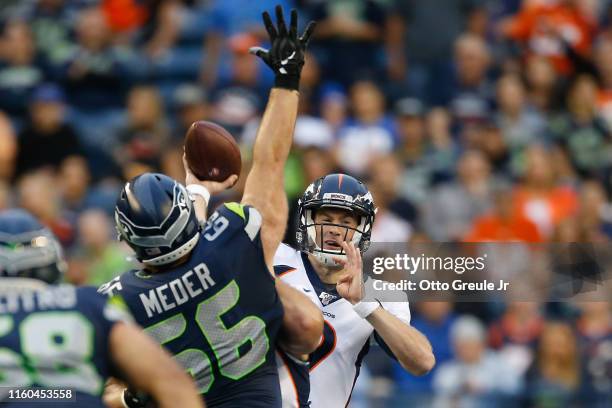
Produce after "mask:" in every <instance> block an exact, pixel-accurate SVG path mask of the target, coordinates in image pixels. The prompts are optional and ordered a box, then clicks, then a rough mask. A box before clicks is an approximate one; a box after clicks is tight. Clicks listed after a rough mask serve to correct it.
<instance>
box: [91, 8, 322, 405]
mask: <svg viewBox="0 0 612 408" xmlns="http://www.w3.org/2000/svg"><path fill="white" fill-rule="evenodd" d="M276 17H277V25H276V27H275V26H274V25H273V23H272V20H271V18H270V16H269V15H268V13H264V14H263V19H264V23H265V26H266V29H267V31H268V33H269V35H270V40H271V49H270V50H269V51H267V50H264V49H262V48H255V49H253V50H252V52H253V53H254V54H256V55H257V56H259V57H260V58H261V59H262V60H263V61H264V62H265V63H266V64H268V65H269V66H270V67H271V68H272V69H273V70H274V72H275V74H276V79H275V86H274V88H273V89H272V90H271V92H270V97H269V101H268V105H267V107H266V111H265V113H264V115H263V118H262V121H261V125H260V128H259V131H258V134H257V138H256V141H255V145H254V151H253V165H252V168H251V170H250V172H249V174H248V177H247V180H246V185H245V189H244V195H243V198H242V201H241V203H228V204H224V205H222V206H221V207H220V208H219V209H218V210H217V211H215V212H214V213H213V214H212V215H211V216H210V217H209V218H208V219H207V220H205V217H206V207H207V205H208V200H209V198H210V194H211V193H215V192H217V191H220V190H223V189H225V188H227V187H228V186H230V185H231V184H233V182H234V181H235V176H232V177H230V178H228V180H225V181H224V182H222V183H216V182H210V181H208V182H207V181H200V180H197V179H196V178H195V177H194V176H193V175H192V174H191V173H190V172H189V171H188V169H186V171H187V178H186V180H185V181H186V183H185V184H186V185H187V186H186V187H184V186H183V185H181V184H180V183H178V182H176V181H174V180H172V179H171V178H169V177H167V176H164V175H161V174H152V173H146V174H143V175H141V176H138V177H136V178H135V179H133V180H131V181H130V182H128V183H127V184H126V185H125V186H124V188H123V190H122V191H121V193H120V196H119V198H118V200H117V206H116V209H115V221H116V225H117V229H118V231H119V234H120V238H121V239H122V240H124V241H125V242H127V243H128V245H130V247H131V248H132V249H133V250H134V252H135V253H136V258H137V259H138V260H139V261H140V262H141V263H142V268H141V269H139V270H133V271H130V272H127V273H125V274H123V275H121V276H120V277H118V278H116V279H115V280H113V281H111V282H109V283H107V284H105V285H103V286H102V287H101V288H100V291H101V292H103V293H107V294H110V295H112V294H114V293H120V294H121V295H122V297H123V299H125V302H126V304H127V306H128V308H129V309H130V311H131V312H132V314H133V315H134V317H135V319H136V321H137V322H138V323H140V324H141V325H142V326H144V327H145V330H146V332H147V333H149V334H150V335H151V336H152V337H154V338H155V339H156V340H157V341H158V342H159V343H160V344H163V345H164V346H165V347H166V348H167V349H168V350H170V351H171V353H172V354H174V356H175V358H176V360H178V361H179V362H181V364H182V365H183V366H184V367H185V368H186V369H187V370H188V371H189V373H190V374H191V375H192V376H193V378H194V380H195V381H196V384H197V387H198V390H199V392H200V393H201V394H202V395H204V396H205V397H206V402H207V404H208V405H209V406H211V407H262V408H263V407H266V408H268V407H280V406H281V397H280V386H279V379H278V374H277V369H276V363H275V358H274V350H275V348H276V346H277V344H278V345H279V346H280V347H282V348H284V349H285V350H288V351H289V352H291V353H293V354H296V355H300V354H304V353H309V352H310V351H312V350H314V349H315V348H316V347H317V345H318V343H319V341H320V339H321V334H322V327H323V320H322V317H321V313H320V311H319V310H318V309H317V308H316V307H315V306H314V305H313V304H312V302H310V301H309V300H308V298H307V297H305V296H304V295H303V294H301V293H300V292H298V291H297V290H295V289H293V288H291V287H289V286H288V285H286V284H283V283H282V282H281V281H280V280H277V279H275V277H274V273H273V257H274V253H275V251H276V249H277V248H278V245H279V244H280V242H281V240H282V237H283V235H284V230H285V226H286V223H287V216H288V214H287V211H288V209H287V208H288V205H287V199H286V197H285V193H284V181H283V172H284V165H285V162H286V159H287V156H288V153H289V150H290V147H291V143H292V134H293V128H294V125H295V121H296V116H297V106H298V97H299V95H298V87H299V78H300V72H301V68H302V66H303V64H304V51H305V49H306V45H307V43H308V40H309V38H310V35H311V34H312V30H313V27H314V25H313V24H312V23H311V24H310V25H309V26H308V27H307V28H306V31H305V33H304V35H303V36H302V37H298V36H297V13H296V12H295V11H292V13H291V22H290V25H289V28H287V26H286V25H285V22H284V18H283V13H282V9H281V8H280V7H277V8H276ZM204 221H206V223H205V224H204V225H201V223H202V222H204ZM128 393H129V391H128Z"/></svg>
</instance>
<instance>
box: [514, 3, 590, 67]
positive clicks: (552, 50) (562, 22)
mask: <svg viewBox="0 0 612 408" xmlns="http://www.w3.org/2000/svg"><path fill="white" fill-rule="evenodd" d="M562 3H563V2H561V1H559V2H536V3H535V4H532V5H527V6H524V7H523V9H522V10H521V11H520V12H519V13H518V14H516V15H515V16H514V17H512V18H511V19H510V21H509V22H508V25H506V26H505V27H504V29H503V31H504V33H505V34H506V35H507V36H509V37H510V38H513V39H515V40H517V41H522V42H524V43H526V44H527V45H528V48H529V50H530V52H532V53H535V54H538V55H544V56H547V57H549V58H550V60H551V62H552V63H553V65H554V66H555V68H556V70H557V72H560V73H562V74H569V73H571V70H572V67H571V63H570V61H569V59H568V58H567V57H565V53H564V48H563V44H562V42H561V41H560V39H559V36H560V37H561V38H563V39H564V40H565V41H566V42H567V43H569V44H570V46H571V47H572V48H573V49H574V50H575V51H577V52H578V53H580V54H583V55H586V54H588V53H589V52H590V48H591V43H592V40H593V35H594V32H595V28H596V25H595V23H593V22H591V21H590V20H589V19H588V18H587V17H586V16H584V15H583V14H581V13H580V11H579V10H577V9H575V8H573V7H570V6H568V5H565V4H562Z"/></svg>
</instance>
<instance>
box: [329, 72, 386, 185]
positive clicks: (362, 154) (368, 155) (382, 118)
mask: <svg viewBox="0 0 612 408" xmlns="http://www.w3.org/2000/svg"><path fill="white" fill-rule="evenodd" d="M350 95H351V108H352V113H353V116H352V118H351V119H349V120H348V121H347V123H346V125H345V126H344V127H343V128H342V129H340V131H339V141H338V146H337V155H338V163H339V164H340V167H341V168H343V169H344V170H345V171H347V172H349V173H351V174H354V175H356V176H361V175H363V174H364V172H365V171H366V169H367V166H368V165H369V164H370V160H371V159H372V157H374V155H376V154H386V153H390V152H391V151H392V150H393V148H394V147H395V146H396V145H397V136H396V133H395V127H394V123H393V121H392V119H391V118H390V117H388V116H387V115H386V114H385V98H384V95H383V94H382V92H381V90H380V88H379V87H378V86H376V84H375V83H374V82H371V81H367V80H362V81H358V82H356V83H355V84H354V85H353V86H352V87H351V91H350Z"/></svg>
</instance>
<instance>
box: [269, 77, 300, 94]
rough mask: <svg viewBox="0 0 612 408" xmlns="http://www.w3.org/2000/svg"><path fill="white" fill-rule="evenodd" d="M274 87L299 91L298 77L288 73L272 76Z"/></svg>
mask: <svg viewBox="0 0 612 408" xmlns="http://www.w3.org/2000/svg"><path fill="white" fill-rule="evenodd" d="M274 87H275V88H284V89H289V90H291V91H299V89H300V77H299V76H288V75H276V77H275V78H274Z"/></svg>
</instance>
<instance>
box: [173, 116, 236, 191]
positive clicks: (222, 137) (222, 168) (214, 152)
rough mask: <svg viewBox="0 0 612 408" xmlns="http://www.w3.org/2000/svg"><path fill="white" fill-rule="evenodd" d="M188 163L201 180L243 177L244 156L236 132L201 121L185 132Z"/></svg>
mask: <svg viewBox="0 0 612 408" xmlns="http://www.w3.org/2000/svg"><path fill="white" fill-rule="evenodd" d="M185 156H186V158H187V165H188V166H189V169H190V170H191V171H192V172H193V174H194V175H195V176H196V177H197V178H199V179H200V180H210V181H223V180H225V179H227V178H228V177H229V176H231V175H232V174H236V175H238V176H240V170H241V169H242V158H241V157H240V149H239V148H238V145H237V144H236V141H235V140H234V138H233V137H232V135H231V134H230V133H229V132H228V131H227V130H225V129H223V128H222V127H221V126H219V125H217V124H215V123H212V122H207V121H204V120H200V121H197V122H193V124H192V125H191V126H190V127H189V130H188V131H187V134H186V135H185Z"/></svg>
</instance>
